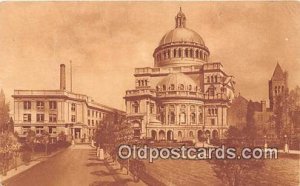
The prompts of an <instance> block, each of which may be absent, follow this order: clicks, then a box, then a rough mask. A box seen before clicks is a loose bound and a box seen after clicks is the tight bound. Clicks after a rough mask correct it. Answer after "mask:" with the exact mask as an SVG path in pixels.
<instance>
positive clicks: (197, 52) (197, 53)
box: [196, 50, 199, 58]
mask: <svg viewBox="0 0 300 186" xmlns="http://www.w3.org/2000/svg"><path fill="white" fill-rule="evenodd" d="M196 58H199V50H196Z"/></svg>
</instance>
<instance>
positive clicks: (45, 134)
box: [37, 131, 50, 154]
mask: <svg viewBox="0 0 300 186" xmlns="http://www.w3.org/2000/svg"><path fill="white" fill-rule="evenodd" d="M37 141H39V142H40V143H41V144H43V145H44V146H45V153H46V154H48V144H49V142H50V134H49V133H48V132H47V131H43V132H42V134H41V135H39V136H37Z"/></svg>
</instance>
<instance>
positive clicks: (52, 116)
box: [49, 114, 57, 122]
mask: <svg viewBox="0 0 300 186" xmlns="http://www.w3.org/2000/svg"><path fill="white" fill-rule="evenodd" d="M56 121H57V116H56V114H49V122H56Z"/></svg>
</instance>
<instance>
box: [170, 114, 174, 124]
mask: <svg viewBox="0 0 300 186" xmlns="http://www.w3.org/2000/svg"><path fill="white" fill-rule="evenodd" d="M170 123H171V124H174V123H175V113H174V112H171V113H170Z"/></svg>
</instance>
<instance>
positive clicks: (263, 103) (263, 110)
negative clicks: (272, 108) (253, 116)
mask: <svg viewBox="0 0 300 186" xmlns="http://www.w3.org/2000/svg"><path fill="white" fill-rule="evenodd" d="M266 110H267V106H266V101H261V111H262V112H266Z"/></svg>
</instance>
